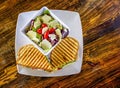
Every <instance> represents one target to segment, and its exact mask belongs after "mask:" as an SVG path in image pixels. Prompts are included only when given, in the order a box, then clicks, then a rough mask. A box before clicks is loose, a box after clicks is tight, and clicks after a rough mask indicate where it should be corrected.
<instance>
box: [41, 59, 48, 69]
mask: <svg viewBox="0 0 120 88" xmlns="http://www.w3.org/2000/svg"><path fill="white" fill-rule="evenodd" d="M46 64H47V61H46V59H44V61H43V63H42V64H41V68H44V66H45V65H46Z"/></svg>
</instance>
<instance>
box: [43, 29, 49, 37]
mask: <svg viewBox="0 0 120 88" xmlns="http://www.w3.org/2000/svg"><path fill="white" fill-rule="evenodd" d="M48 35H49V30H47V31H46V32H45V33H44V35H43V38H44V39H48V38H49V36H48Z"/></svg>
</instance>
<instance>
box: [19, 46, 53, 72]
mask: <svg viewBox="0 0 120 88" xmlns="http://www.w3.org/2000/svg"><path fill="white" fill-rule="evenodd" d="M17 64H20V65H22V66H26V67H30V68H35V69H43V70H45V71H52V65H51V64H50V63H49V61H48V59H47V58H46V56H45V55H43V54H42V53H41V52H40V51H39V50H38V49H37V48H35V47H34V46H33V45H31V44H29V45H26V46H23V47H22V48H21V49H20V50H19V52H18V58H17Z"/></svg>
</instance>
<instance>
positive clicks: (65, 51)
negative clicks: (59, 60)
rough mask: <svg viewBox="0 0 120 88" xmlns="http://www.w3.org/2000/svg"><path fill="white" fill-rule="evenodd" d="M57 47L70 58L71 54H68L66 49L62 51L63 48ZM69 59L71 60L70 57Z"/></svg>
mask: <svg viewBox="0 0 120 88" xmlns="http://www.w3.org/2000/svg"><path fill="white" fill-rule="evenodd" d="M58 49H59V50H61V51H62V52H63V53H64V54H66V55H67V56H68V57H69V59H71V57H73V56H71V55H72V54H68V52H67V50H66V49H65V50H64V51H63V49H61V48H60V47H58ZM70 56H71V57H70ZM71 60H73V59H71Z"/></svg>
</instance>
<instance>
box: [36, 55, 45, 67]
mask: <svg viewBox="0 0 120 88" xmlns="http://www.w3.org/2000/svg"><path fill="white" fill-rule="evenodd" d="M44 58H45V57H44V56H43V57H42V60H41V61H40V62H39V63H38V67H40V68H42V66H43V65H44V64H45V59H44Z"/></svg>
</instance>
